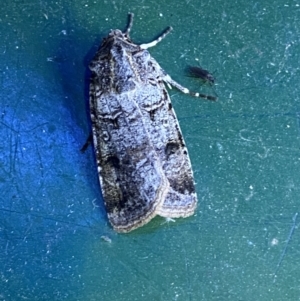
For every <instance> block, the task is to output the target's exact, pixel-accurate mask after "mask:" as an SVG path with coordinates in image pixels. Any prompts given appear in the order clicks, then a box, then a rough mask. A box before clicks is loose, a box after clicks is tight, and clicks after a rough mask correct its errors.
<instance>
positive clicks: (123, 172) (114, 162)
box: [90, 78, 169, 232]
mask: <svg viewBox="0 0 300 301" xmlns="http://www.w3.org/2000/svg"><path fill="white" fill-rule="evenodd" d="M131 93H132V92H126V93H122V97H121V98H120V97H118V94H117V93H110V94H109V93H104V94H101V91H100V88H99V86H98V85H97V78H94V79H93V78H92V79H91V85H90V109H91V119H92V128H93V139H94V147H95V152H96V159H97V165H98V172H99V178H100V183H101V189H102V194H103V197H104V202H105V205H106V210H107V214H108V218H109V221H110V223H111V224H112V226H113V227H114V229H115V230H116V231H118V232H129V231H131V230H133V229H135V228H137V227H140V226H142V225H144V224H146V223H147V222H148V221H149V220H150V219H152V218H153V217H154V216H155V215H156V213H157V210H160V207H161V206H162V204H163V202H164V200H165V197H166V194H167V193H168V190H169V183H168V180H167V178H166V176H165V174H164V171H163V169H162V166H161V162H160V159H159V157H158V155H157V153H156V151H155V149H154V147H153V145H152V142H151V140H150V139H149V136H148V132H147V129H146V127H145V125H144V123H143V118H142V114H141V111H140V109H139V107H138V106H137V104H136V102H135V101H134V100H133V99H134V98H133V97H132V96H133V95H131ZM120 99H121V100H120Z"/></svg>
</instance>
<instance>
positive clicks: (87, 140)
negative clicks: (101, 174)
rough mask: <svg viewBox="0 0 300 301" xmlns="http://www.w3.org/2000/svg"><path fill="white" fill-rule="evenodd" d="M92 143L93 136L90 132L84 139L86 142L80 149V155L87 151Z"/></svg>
mask: <svg viewBox="0 0 300 301" xmlns="http://www.w3.org/2000/svg"><path fill="white" fill-rule="evenodd" d="M92 142H93V134H92V132H91V133H90V134H89V136H88V138H87V139H86V142H85V144H84V145H83V146H82V148H81V149H80V151H81V152H82V153H84V152H85V151H86V150H87V148H88V147H89V146H90V145H91V144H92Z"/></svg>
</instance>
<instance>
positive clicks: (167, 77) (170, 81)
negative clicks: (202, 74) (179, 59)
mask: <svg viewBox="0 0 300 301" xmlns="http://www.w3.org/2000/svg"><path fill="white" fill-rule="evenodd" d="M163 81H164V82H165V83H166V84H167V85H168V86H169V85H171V86H173V87H175V88H176V89H178V90H179V91H181V92H182V93H184V94H189V95H191V96H194V97H201V98H204V99H207V100H212V101H216V100H217V99H218V98H217V97H216V96H211V95H206V94H202V93H199V92H192V91H190V90H189V89H188V88H185V87H183V86H181V85H180V84H179V83H177V82H176V81H175V80H173V79H172V78H171V77H170V75H168V74H164V77H163Z"/></svg>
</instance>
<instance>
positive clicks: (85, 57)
mask: <svg viewBox="0 0 300 301" xmlns="http://www.w3.org/2000/svg"><path fill="white" fill-rule="evenodd" d="M128 12H133V13H134V14H135V20H134V25H133V29H132V32H131V36H132V39H133V40H134V41H135V42H136V43H145V42H149V41H151V40H152V39H153V38H155V37H157V36H158V34H160V33H161V32H162V31H163V30H164V29H165V28H166V27H167V26H168V25H172V27H173V28H174V30H173V32H172V33H171V34H170V35H168V36H167V37H166V39H165V40H163V41H162V42H161V43H160V44H159V45H157V46H156V47H155V48H153V49H150V52H151V54H152V55H153V57H154V58H156V59H157V61H158V62H159V63H160V64H161V66H162V67H163V68H164V69H165V70H166V71H167V72H168V73H169V74H170V75H171V76H172V77H173V78H174V79H175V80H177V81H178V82H180V83H182V84H183V85H185V86H187V87H188V88H190V89H192V90H194V91H200V92H203V93H207V94H211V93H213V91H212V89H211V88H210V87H205V86H201V85H200V83H199V81H198V80H196V79H193V78H190V77H188V76H186V73H185V72H184V69H185V68H186V66H187V65H201V66H202V67H204V68H205V69H208V70H210V71H211V72H214V71H215V73H214V74H215V77H216V82H217V85H216V86H215V89H216V92H217V94H218V95H219V100H218V102H216V103H212V102H208V101H204V100H203V101H202V100H199V99H196V98H191V97H189V96H187V95H183V94H181V93H180V92H178V91H176V90H174V89H173V90H171V91H170V96H171V98H172V102H173V105H174V108H175V110H176V113H177V116H178V119H179V122H180V124H181V127H182V131H183V134H184V137H185V140H186V144H187V146H188V149H189V152H190V157H191V160H192V164H193V169H194V173H195V179H196V182H197V192H198V196H199V207H198V209H197V212H196V214H195V215H194V216H193V217H190V218H187V219H180V220H176V222H172V221H165V220H164V219H162V218H159V217H158V218H155V219H154V220H153V221H151V222H150V223H149V224H148V225H146V226H144V227H142V228H140V229H138V230H136V231H134V232H132V233H130V234H125V235H124V234H122V235H121V234H117V233H115V232H114V231H113V230H112V229H111V227H110V226H109V225H108V221H107V218H106V214H105V209H104V205H103V200H102V198H101V190H100V186H99V184H98V178H97V172H96V166H95V158H94V155H93V150H92V148H90V149H88V150H87V151H86V153H85V154H81V153H80V151H79V150H80V148H81V146H82V145H83V144H84V142H85V140H86V138H87V136H88V134H89V131H90V124H89V117H88V112H87V101H88V94H87V93H88V70H87V65H88V62H89V61H90V59H91V58H92V56H93V54H94V53H95V51H96V49H97V47H98V45H99V43H100V41H101V39H102V38H103V37H104V36H105V35H107V33H108V32H109V30H110V29H115V28H119V29H124V28H125V27H126V22H127V13H128ZM299 13H300V6H299V4H298V3H297V2H296V1H292V0H291V1H287V2H284V1H276V2H274V3H272V1H269V3H267V2H266V1H265V2H261V3H260V2H256V3H251V1H250V2H249V1H245V0H242V1H227V2H225V1H221V0H219V1H218V0H211V1H199V0H190V1H172V2H171V1H153V0H149V1H141V0H139V1H136V0H130V1H89V0H87V1H81V0H76V1H65V0H60V1H37V0H32V1H29V2H27V1H16V0H15V1H10V2H7V3H6V4H2V5H1V8H0V24H1V29H0V36H1V44H0V66H1V75H0V79H1V92H0V93H1V100H0V101H1V106H0V141H1V142H0V266H1V270H0V300H7V301H11V300H39V301H40V300H89V301H93V300H95V301H96V300H103V301H108V300H114V301H123V300H124V301H128V300H130V301H135V300H137V301H140V300H145V301H152V300H161V301H165V300H168V301H169V300H176V301H187V300H189V301H191V300H193V301H196V300H197V301H198V300H238V301H248V300H251V301H252V300H268V301H269V300H278V301H282V300H299V298H300V297H299V296H300V283H299V279H300V269H299V264H300V262H299V250H298V246H299V243H300V232H299V228H298V226H299V223H300V217H298V216H297V213H298V212H299V208H300V138H299V129H300V123H299V118H300V117H299V116H300V105H299V94H300V93H299V81H300V72H299V61H300V60H299V59H300V58H299V54H300V49H299V48H300V46H299V37H300V22H299V21H300V20H299ZM101 237H102V238H101ZM110 240H111V241H110Z"/></svg>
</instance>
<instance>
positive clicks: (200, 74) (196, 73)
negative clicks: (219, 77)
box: [187, 66, 215, 86]
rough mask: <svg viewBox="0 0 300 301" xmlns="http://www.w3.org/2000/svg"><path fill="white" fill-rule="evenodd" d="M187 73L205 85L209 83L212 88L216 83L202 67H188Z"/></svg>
mask: <svg viewBox="0 0 300 301" xmlns="http://www.w3.org/2000/svg"><path fill="white" fill-rule="evenodd" d="M187 71H188V73H189V74H190V75H191V76H193V77H197V78H200V79H201V80H202V81H203V82H204V83H208V84H209V85H210V86H212V85H213V84H214V83H215V78H214V77H213V75H212V74H211V73H209V71H207V70H205V69H203V68H201V67H196V66H188V68H187Z"/></svg>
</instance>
